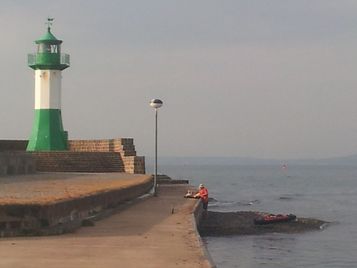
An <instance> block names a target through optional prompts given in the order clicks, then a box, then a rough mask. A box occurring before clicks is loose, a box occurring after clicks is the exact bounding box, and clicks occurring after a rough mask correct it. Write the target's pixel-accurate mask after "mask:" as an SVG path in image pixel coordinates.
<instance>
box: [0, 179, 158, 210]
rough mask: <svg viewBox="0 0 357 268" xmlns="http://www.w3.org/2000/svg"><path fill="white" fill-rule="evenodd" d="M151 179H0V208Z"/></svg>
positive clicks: (93, 191) (76, 195)
mask: <svg viewBox="0 0 357 268" xmlns="http://www.w3.org/2000/svg"><path fill="white" fill-rule="evenodd" d="M150 177H151V175H138V174H128V173H63V172H61V173H52V172H51V173H37V174H27V175H13V176H2V177H0V205H8V204H21V205H23V204H40V205H43V204H48V203H54V202H58V201H63V200H67V199H73V198H78V197H82V196H88V195H92V194H95V193H98V192H105V191H109V190H113V189H120V188H126V187H131V186H133V185H137V184H141V183H143V182H145V181H147V180H148V179H149V178H150Z"/></svg>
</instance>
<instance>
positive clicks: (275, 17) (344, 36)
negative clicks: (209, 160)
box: [0, 0, 357, 158]
mask: <svg viewBox="0 0 357 268" xmlns="http://www.w3.org/2000/svg"><path fill="white" fill-rule="evenodd" d="M47 16H52V17H54V18H55V21H54V25H53V28H52V31H53V33H54V35H55V36H56V37H57V38H59V39H62V40H63V41H64V42H63V45H62V51H63V52H65V53H68V54H70V55H71V67H70V68H68V69H66V70H65V71H63V80H62V82H63V88H62V115H63V122H64V127H65V129H66V130H68V132H69V137H70V138H75V139H79V138H85V139H87V138H90V139H92V138H113V137H134V138H135V144H136V148H137V151H138V154H139V155H152V152H153V149H154V143H153V142H154V111H153V109H152V108H150V107H149V101H150V99H152V98H160V99H162V100H163V102H164V106H163V107H162V108H161V109H160V111H159V153H160V155H166V156H243V157H245V156H247V157H265V158H303V157H313V158H319V157H330V156H340V155H349V154H356V153H357V120H356V119H357V74H356V72H357V1H355V0H338V1H337V0H333V1H329V0H269V1H264V0H245V1H243V0H242V1H240V0H231V1H229V0H216V1H213V0H199V1H196V0H175V1H174V0H150V1H147V0H142V1H134V0H131V1H129V0H128V1H75V0H71V1H63V0H61V1H25V0H24V1H16V0H8V1H7V0H2V1H1V2H0V25H1V43H0V44H1V45H0V47H1V49H0V58H1V60H2V64H1V66H0V70H1V79H0V94H1V95H0V125H1V131H0V138H1V139H25V138H26V139H27V138H28V137H29V134H30V132H31V126H32V121H33V107H34V72H33V70H32V69H30V68H29V67H27V53H32V52H34V51H35V44H34V42H33V41H34V40H35V39H37V38H39V37H40V36H41V35H42V34H43V33H44V32H45V30H46V27H45V24H44V22H45V20H46V18H47Z"/></svg>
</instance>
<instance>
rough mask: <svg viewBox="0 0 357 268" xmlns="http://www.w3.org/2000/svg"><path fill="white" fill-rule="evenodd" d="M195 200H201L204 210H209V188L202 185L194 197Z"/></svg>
mask: <svg viewBox="0 0 357 268" xmlns="http://www.w3.org/2000/svg"><path fill="white" fill-rule="evenodd" d="M194 197H195V198H201V200H202V204H203V209H204V210H207V207H208V190H207V188H206V187H205V186H204V185H203V184H202V183H201V184H200V186H199V187H198V192H197V193H196V194H195V195H194Z"/></svg>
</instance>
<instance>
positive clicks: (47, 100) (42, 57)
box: [27, 18, 69, 151]
mask: <svg viewBox="0 0 357 268" xmlns="http://www.w3.org/2000/svg"><path fill="white" fill-rule="evenodd" d="M52 21H53V19H52V18H48V19H47V32H46V33H45V34H44V35H43V36H42V37H41V38H39V39H38V40H36V41H35V43H36V45H37V51H36V53H33V54H29V55H28V66H29V67H30V68H32V69H33V70H35V119H34V123H33V126H32V132H31V137H30V139H29V142H28V145H27V151H64V150H67V147H68V145H67V143H68V134H67V132H66V131H64V129H63V124H62V116H61V84H62V82H61V80H62V70H64V69H66V68H68V67H69V55H68V54H63V53H61V44H62V41H61V40H58V39H57V38H56V37H55V36H54V35H53V34H52V32H51V26H52Z"/></svg>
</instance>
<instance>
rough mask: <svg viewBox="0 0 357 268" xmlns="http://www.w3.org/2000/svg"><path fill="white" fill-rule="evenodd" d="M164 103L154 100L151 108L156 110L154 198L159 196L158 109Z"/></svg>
mask: <svg viewBox="0 0 357 268" xmlns="http://www.w3.org/2000/svg"><path fill="white" fill-rule="evenodd" d="M162 104H163V102H162V101H161V100H159V99H153V100H151V102H150V106H151V107H153V108H154V109H155V174H154V196H157V189H156V188H157V115H158V109H159V108H160V107H161V106H162Z"/></svg>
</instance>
